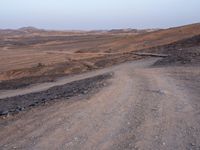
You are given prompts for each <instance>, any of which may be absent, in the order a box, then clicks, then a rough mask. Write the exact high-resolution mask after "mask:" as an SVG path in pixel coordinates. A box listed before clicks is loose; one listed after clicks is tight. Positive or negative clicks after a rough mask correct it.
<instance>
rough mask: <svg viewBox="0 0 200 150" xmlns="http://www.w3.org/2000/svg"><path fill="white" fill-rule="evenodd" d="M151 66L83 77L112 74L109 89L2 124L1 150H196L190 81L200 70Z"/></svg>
mask: <svg viewBox="0 0 200 150" xmlns="http://www.w3.org/2000/svg"><path fill="white" fill-rule="evenodd" d="M153 62H155V59H147V60H142V61H137V62H132V63H125V64H122V65H119V66H115V67H111V68H107V69H103V70H99V71H97V72H95V73H91V74H90V73H88V74H84V75H82V76H81V77H82V78H84V77H88V76H91V75H95V74H100V73H104V72H114V77H113V78H112V79H111V81H110V82H111V84H110V85H109V86H107V87H105V88H103V89H102V90H101V91H100V92H98V93H96V94H95V95H93V96H91V97H90V98H89V99H79V100H76V98H75V99H74V100H71V101H69V102H64V101H60V102H57V103H55V104H52V105H50V106H49V107H38V108H34V109H32V110H30V111H28V112H26V113H22V114H19V115H18V116H17V118H14V119H11V120H10V121H8V122H7V124H4V125H1V126H2V127H1V129H0V147H1V149H5V150H7V149H25V150H29V149H30V150H40V149H41V150H51V149H52V150H56V149H58V150H60V149H67V150H79V149H81V150H112V149H113V150H129V149H130V150H132V149H136V150H139V149H140V150H156V149H162V150H187V149H194V150H198V149H200V116H199V115H200V111H199V110H200V101H199V96H200V87H199V83H200V81H199V80H196V81H194V79H193V78H192V77H194V74H195V75H196V76H199V75H200V68H199V67H197V68H191V67H177V68H175V67H174V68H173V67H166V68H152V67H150V65H151V64H152V63H153ZM191 70H192V71H193V72H192V71H191ZM180 76H181V77H180ZM72 79H74V80H76V79H80V76H79V77H78V76H77V78H76V77H72V78H71V79H69V81H72ZM32 88H33V89H35V87H32ZM23 90H24V89H23ZM18 92H19V91H18ZM29 92H30V91H29ZM8 93H9V91H8V92H7V94H8ZM18 94H19V93H18ZM1 96H2V95H1ZM2 97H3V96H2ZM77 99H78V98H77Z"/></svg>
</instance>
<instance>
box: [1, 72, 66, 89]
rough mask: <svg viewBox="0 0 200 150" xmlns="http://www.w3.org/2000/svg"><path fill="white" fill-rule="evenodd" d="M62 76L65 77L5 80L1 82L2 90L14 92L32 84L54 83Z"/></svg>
mask: <svg viewBox="0 0 200 150" xmlns="http://www.w3.org/2000/svg"><path fill="white" fill-rule="evenodd" d="M61 76H64V75H57V76H56V75H55V76H52V75H51V76H35V77H23V78H19V79H12V80H5V81H1V82H0V90H14V89H18V88H24V87H27V86H29V85H31V84H37V83H43V82H54V81H55V79H56V78H58V77H61Z"/></svg>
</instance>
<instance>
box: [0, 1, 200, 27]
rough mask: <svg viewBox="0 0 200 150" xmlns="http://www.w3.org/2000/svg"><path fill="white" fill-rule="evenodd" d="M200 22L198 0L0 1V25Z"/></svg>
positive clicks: (112, 24)
mask: <svg viewBox="0 0 200 150" xmlns="http://www.w3.org/2000/svg"><path fill="white" fill-rule="evenodd" d="M197 22H200V0H0V28H20V27H25V26H34V27H37V28H44V29H60V30H63V29H64V30H71V29H74V30H77V29H81V30H93V29H116V28H166V27H172V26H179V25H185V24H191V23H197Z"/></svg>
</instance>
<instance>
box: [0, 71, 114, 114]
mask: <svg viewBox="0 0 200 150" xmlns="http://www.w3.org/2000/svg"><path fill="white" fill-rule="evenodd" d="M111 77H112V73H106V74H102V75H98V76H95V77H91V78H87V79H83V80H79V81H74V82H71V83H67V84H64V85H61V86H55V87H52V88H50V89H48V90H46V91H41V92H36V93H30V94H26V95H19V96H15V97H10V98H4V99H0V116H5V115H8V114H15V113H18V112H20V111H24V110H26V109H28V108H30V107H35V106H38V105H42V104H45V103H47V102H50V101H53V100H57V99H63V98H64V99H69V98H71V97H73V96H77V95H80V96H81V95H86V94H89V93H91V92H94V91H96V90H98V89H100V88H102V87H103V86H106V85H107V84H106V82H107V81H106V79H109V78H111Z"/></svg>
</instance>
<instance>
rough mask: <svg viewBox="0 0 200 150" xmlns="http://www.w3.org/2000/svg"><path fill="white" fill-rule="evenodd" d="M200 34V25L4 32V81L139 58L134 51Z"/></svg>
mask: <svg viewBox="0 0 200 150" xmlns="http://www.w3.org/2000/svg"><path fill="white" fill-rule="evenodd" d="M199 34H200V24H192V25H187V26H182V27H176V28H169V29H161V30H130V29H129V30H110V31H88V32H83V31H68V32H67V31H63V32H61V31H45V30H39V29H35V28H32V27H27V28H21V29H19V30H0V35H2V36H1V37H0V52H1V56H0V80H1V81H4V80H11V79H20V78H23V79H25V78H27V77H31V78H33V77H34V78H37V77H40V76H43V78H44V76H45V77H46V78H48V80H49V76H52V75H53V76H63V75H68V74H71V73H80V72H85V71H88V70H92V69H97V68H102V67H105V66H111V65H113V64H117V63H121V62H125V61H128V60H134V59H139V58H140V57H139V56H136V55H133V54H132V53H130V52H134V51H140V50H144V49H149V48H155V47H158V46H162V45H167V44H170V43H173V42H176V41H179V40H183V39H186V38H190V37H193V36H195V35H199Z"/></svg>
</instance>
